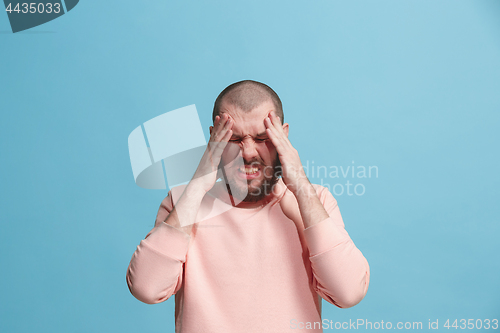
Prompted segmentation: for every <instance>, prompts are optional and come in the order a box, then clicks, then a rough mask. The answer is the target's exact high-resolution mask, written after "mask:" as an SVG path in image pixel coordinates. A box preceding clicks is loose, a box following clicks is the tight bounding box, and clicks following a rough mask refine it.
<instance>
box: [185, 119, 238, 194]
mask: <svg viewBox="0 0 500 333" xmlns="http://www.w3.org/2000/svg"><path fill="white" fill-rule="evenodd" d="M233 124H234V120H233V119H232V118H231V116H229V115H228V114H227V113H223V114H222V116H216V117H215V121H214V126H210V140H209V141H208V145H207V149H206V150H205V153H204V154H203V157H202V158H201V161H200V164H199V165H198V168H197V169H196V172H195V174H194V176H193V179H192V180H191V182H190V184H189V187H190V188H191V190H194V191H198V190H199V191H200V193H202V194H203V195H204V194H205V193H207V192H208V191H210V189H211V188H212V187H213V186H214V184H215V182H216V181H217V171H218V167H219V164H220V160H221V156H222V152H223V151H224V149H225V148H226V145H227V143H228V141H229V139H230V138H231V136H232V135H233V131H232V127H233Z"/></svg>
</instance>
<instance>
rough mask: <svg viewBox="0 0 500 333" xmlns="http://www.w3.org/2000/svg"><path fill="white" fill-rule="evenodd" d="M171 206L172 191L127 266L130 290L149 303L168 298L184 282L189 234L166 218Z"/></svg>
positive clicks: (136, 296) (135, 295) (139, 298)
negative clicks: (175, 226) (168, 221)
mask: <svg viewBox="0 0 500 333" xmlns="http://www.w3.org/2000/svg"><path fill="white" fill-rule="evenodd" d="M172 209H173V202H172V194H171V192H169V194H168V196H167V197H166V198H165V199H164V200H163V201H162V203H161V205H160V209H159V210H158V214H157V217H156V222H155V227H154V228H153V229H152V230H151V231H150V232H149V233H148V234H147V235H146V237H145V239H143V240H142V241H141V242H140V244H139V246H137V249H136V251H135V252H134V254H133V256H132V259H131V260H130V264H129V266H128V269H127V284H128V288H129V290H130V292H131V293H132V295H134V297H135V298H137V299H138V300H140V301H142V302H144V303H147V304H155V303H160V302H163V301H165V300H167V299H168V298H169V297H170V296H172V295H173V294H175V293H176V292H177V291H178V290H179V289H180V288H181V286H182V276H183V270H184V263H185V262H186V254H187V251H188V246H189V240H190V236H189V235H188V234H186V233H184V232H183V231H180V230H178V229H176V228H174V227H172V226H170V225H168V224H166V223H164V222H163V221H164V220H165V219H166V217H167V216H168V214H169V213H170V212H171V211H172Z"/></svg>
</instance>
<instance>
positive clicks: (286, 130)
mask: <svg viewBox="0 0 500 333" xmlns="http://www.w3.org/2000/svg"><path fill="white" fill-rule="evenodd" d="M283 132H285V134H286V137H287V138H288V123H284V124H283Z"/></svg>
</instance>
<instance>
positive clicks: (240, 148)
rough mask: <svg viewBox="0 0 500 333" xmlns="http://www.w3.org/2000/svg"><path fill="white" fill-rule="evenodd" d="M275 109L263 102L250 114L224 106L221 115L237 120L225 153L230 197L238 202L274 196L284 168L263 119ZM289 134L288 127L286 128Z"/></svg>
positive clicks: (233, 107)
mask: <svg viewBox="0 0 500 333" xmlns="http://www.w3.org/2000/svg"><path fill="white" fill-rule="evenodd" d="M274 110H275V107H274V104H273V103H272V101H268V102H264V103H262V104H261V105H260V106H258V107H256V108H255V109H253V110H252V111H250V112H243V111H241V110H240V109H239V108H238V107H236V106H234V105H231V104H228V103H224V102H223V103H222V104H221V110H220V114H223V113H227V114H228V115H229V116H231V117H232V118H233V120H234V125H233V128H232V130H233V136H232V137H231V139H230V141H229V143H228V145H227V146H226V149H225V150H224V152H223V154H222V160H221V163H222V165H225V168H224V170H225V173H226V178H227V182H228V184H229V187H230V190H231V194H232V196H233V197H234V198H236V199H238V200H239V201H244V202H249V203H250V202H252V203H256V202H259V201H262V200H264V198H265V197H266V196H267V195H269V194H271V193H272V192H271V191H272V187H273V185H274V184H275V183H276V181H277V175H278V174H279V171H280V169H281V164H280V161H279V158H278V153H277V151H276V147H275V146H274V145H273V144H272V142H271V139H270V138H269V137H268V135H267V133H266V126H265V125H264V119H265V118H266V117H267V116H268V115H269V113H270V112H271V111H274ZM283 129H284V130H285V133H286V134H287V135H288V124H284V125H283Z"/></svg>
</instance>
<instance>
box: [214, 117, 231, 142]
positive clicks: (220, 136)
mask: <svg viewBox="0 0 500 333" xmlns="http://www.w3.org/2000/svg"><path fill="white" fill-rule="evenodd" d="M232 127H233V120H232V119H228V121H227V122H226V124H225V125H224V127H222V128H221V130H220V131H219V132H218V133H216V141H224V140H225V141H229V138H230V137H229V138H227V140H226V135H227V133H228V131H229V130H231V129H232ZM231 135H232V134H231Z"/></svg>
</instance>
